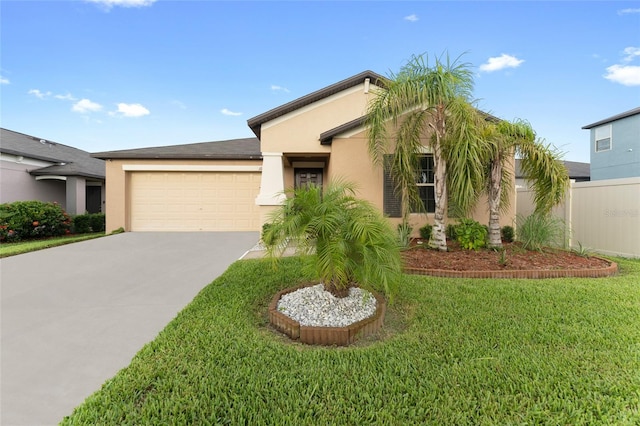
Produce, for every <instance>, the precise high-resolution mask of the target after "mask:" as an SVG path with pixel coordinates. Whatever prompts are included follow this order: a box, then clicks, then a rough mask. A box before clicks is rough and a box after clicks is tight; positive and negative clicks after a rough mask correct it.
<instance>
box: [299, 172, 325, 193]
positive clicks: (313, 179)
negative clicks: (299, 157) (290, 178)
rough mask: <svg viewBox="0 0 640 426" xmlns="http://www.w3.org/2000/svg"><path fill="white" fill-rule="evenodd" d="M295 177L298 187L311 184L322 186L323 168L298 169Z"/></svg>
mask: <svg viewBox="0 0 640 426" xmlns="http://www.w3.org/2000/svg"><path fill="white" fill-rule="evenodd" d="M295 177H296V182H295V185H296V186H295V187H296V189H297V188H301V187H303V186H307V185H310V184H313V185H317V186H322V169H296V171H295Z"/></svg>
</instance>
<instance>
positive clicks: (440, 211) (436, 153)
mask: <svg viewBox="0 0 640 426" xmlns="http://www.w3.org/2000/svg"><path fill="white" fill-rule="evenodd" d="M433 161H434V168H435V170H434V186H435V188H434V192H435V198H436V209H435V216H434V219H433V223H434V224H433V236H432V238H431V240H430V242H429V244H430V245H431V247H433V248H436V249H438V250H440V251H447V234H446V232H445V231H446V229H445V216H446V212H447V178H446V176H447V162H446V161H445V159H444V156H443V155H442V147H441V146H440V143H438V142H436V143H435V146H434V147H433Z"/></svg>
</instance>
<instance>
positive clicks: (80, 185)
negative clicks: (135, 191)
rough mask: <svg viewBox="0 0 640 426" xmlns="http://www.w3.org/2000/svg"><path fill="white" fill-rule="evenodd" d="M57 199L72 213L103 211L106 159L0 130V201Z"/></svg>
mask: <svg viewBox="0 0 640 426" xmlns="http://www.w3.org/2000/svg"><path fill="white" fill-rule="evenodd" d="M29 200H39V201H45V202H57V203H58V204H60V205H61V206H62V208H64V209H65V211H66V212H67V213H69V214H71V215H77V214H83V213H87V212H88V213H98V212H103V211H104V200H105V162H104V160H100V159H98V158H93V157H91V155H90V154H89V153H88V152H86V151H83V150H81V149H77V148H73V147H70V146H67V145H63V144H60V143H57V142H52V141H49V140H46V139H42V138H40V137H35V136H30V135H26V134H24V133H19V132H14V131H12V130H7V129H0V203H10V202H13V201H29Z"/></svg>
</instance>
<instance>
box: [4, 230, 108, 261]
mask: <svg viewBox="0 0 640 426" xmlns="http://www.w3.org/2000/svg"><path fill="white" fill-rule="evenodd" d="M103 236H104V232H97V233H92V234H81V235H69V236H65V237H56V238H47V239H44V240H30V241H20V242H17V243H2V244H0V258H2V257H9V256H15V255H17V254H23V253H29V252H32V251H36V250H42V249H46V248H50V247H56V246H62V245H65V244H71V243H77V242H79V241H85V240H91V239H93V238H98V237H103Z"/></svg>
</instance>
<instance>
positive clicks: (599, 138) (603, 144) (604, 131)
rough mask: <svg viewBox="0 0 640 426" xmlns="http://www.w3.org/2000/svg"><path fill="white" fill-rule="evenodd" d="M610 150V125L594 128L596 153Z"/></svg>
mask: <svg viewBox="0 0 640 426" xmlns="http://www.w3.org/2000/svg"><path fill="white" fill-rule="evenodd" d="M610 149H611V125H608V126H602V127H598V128H596V152H600V151H609V150H610Z"/></svg>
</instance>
